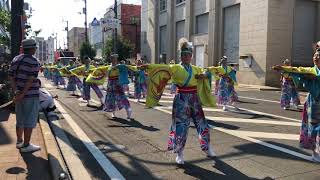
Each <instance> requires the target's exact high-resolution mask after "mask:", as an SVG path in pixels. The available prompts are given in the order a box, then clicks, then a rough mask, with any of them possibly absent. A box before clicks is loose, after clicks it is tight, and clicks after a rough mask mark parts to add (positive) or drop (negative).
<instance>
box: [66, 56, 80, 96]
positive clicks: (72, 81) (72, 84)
mask: <svg viewBox="0 0 320 180" xmlns="http://www.w3.org/2000/svg"><path fill="white" fill-rule="evenodd" d="M75 67H76V66H75V65H74V61H73V60H70V61H69V66H67V67H66V69H67V71H68V72H70V70H71V69H74V68H75ZM78 87H79V86H78ZM76 90H77V80H76V76H75V75H72V74H71V73H70V74H69V77H68V85H67V91H69V92H70V91H71V92H72V95H73V96H75V91H76ZM80 91H81V90H80Z"/></svg>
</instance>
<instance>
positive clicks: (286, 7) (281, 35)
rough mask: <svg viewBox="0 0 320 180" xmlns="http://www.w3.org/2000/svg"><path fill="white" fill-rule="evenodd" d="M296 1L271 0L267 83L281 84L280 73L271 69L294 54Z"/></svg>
mask: <svg viewBox="0 0 320 180" xmlns="http://www.w3.org/2000/svg"><path fill="white" fill-rule="evenodd" d="M294 6H295V2H294V1H292V0H282V1H277V0H269V8H268V11H269V14H268V31H267V37H268V47H267V61H266V84H267V85H279V80H278V79H279V74H278V73H275V72H274V71H273V70H271V67H272V66H273V65H275V64H280V63H281V61H282V60H283V59H285V58H289V59H290V58H291V55H292V51H291V50H292V35H293V19H294Z"/></svg>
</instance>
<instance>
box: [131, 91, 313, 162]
mask: <svg viewBox="0 0 320 180" xmlns="http://www.w3.org/2000/svg"><path fill="white" fill-rule="evenodd" d="M173 99H174V95H171V94H165V95H164V96H163V97H162V98H161V100H160V102H159V103H160V104H161V106H157V107H154V109H155V110H158V111H161V112H164V113H166V114H170V115H171V114H172V104H173ZM129 101H131V102H134V103H138V104H140V105H142V106H144V105H145V100H142V101H141V102H137V100H135V99H129ZM266 101H268V100H266ZM270 102H272V101H270ZM274 103H275V102H274ZM276 103H278V102H276ZM228 108H229V110H228V111H223V110H222V109H220V108H203V110H204V112H205V114H206V119H208V120H211V121H214V122H221V123H231V122H232V123H240V124H242V123H248V124H254V125H256V126H258V125H270V126H283V127H293V128H296V129H297V132H299V127H300V125H301V123H300V121H301V120H299V119H294V118H288V117H285V116H279V115H274V114H268V113H264V112H259V111H254V110H250V109H243V108H234V107H230V106H229V107H228ZM215 112H218V113H219V114H220V113H223V114H228V115H226V116H208V115H207V114H210V113H211V114H212V113H215ZM230 112H246V113H247V114H252V115H259V116H266V115H267V116H268V117H270V118H272V120H269V119H249V118H239V117H232V116H231V117H230V115H229V114H230ZM211 128H212V129H213V130H217V131H220V132H223V133H226V134H229V135H232V136H235V137H237V138H241V139H244V140H247V141H250V142H252V143H256V144H260V145H262V146H265V147H268V148H272V149H274V150H277V151H281V152H283V153H286V154H290V155H292V156H295V157H299V158H301V159H304V160H307V161H312V157H311V156H310V155H306V154H303V153H300V152H296V151H294V150H291V149H287V148H284V147H281V146H278V145H274V144H271V143H268V142H265V141H263V140H261V139H272V140H290V141H295V142H296V143H297V144H298V140H299V134H288V133H273V132H263V131H250V130H241V129H240V130H230V129H225V128H221V127H214V126H211Z"/></svg>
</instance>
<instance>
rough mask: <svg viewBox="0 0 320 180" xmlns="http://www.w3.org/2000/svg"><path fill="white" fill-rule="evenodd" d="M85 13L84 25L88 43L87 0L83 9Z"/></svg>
mask: <svg viewBox="0 0 320 180" xmlns="http://www.w3.org/2000/svg"><path fill="white" fill-rule="evenodd" d="M83 11H84V12H83V13H84V17H85V20H84V26H85V39H86V43H88V42H89V41H88V14H87V0H84V9H83Z"/></svg>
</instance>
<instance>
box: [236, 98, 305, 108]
mask: <svg viewBox="0 0 320 180" xmlns="http://www.w3.org/2000/svg"><path fill="white" fill-rule="evenodd" d="M238 97H239V98H242V99H251V100H256V101H264V102H271V103H277V104H280V101H273V100H268V99H260V98H252V97H246V96H238ZM299 106H303V105H299Z"/></svg>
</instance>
